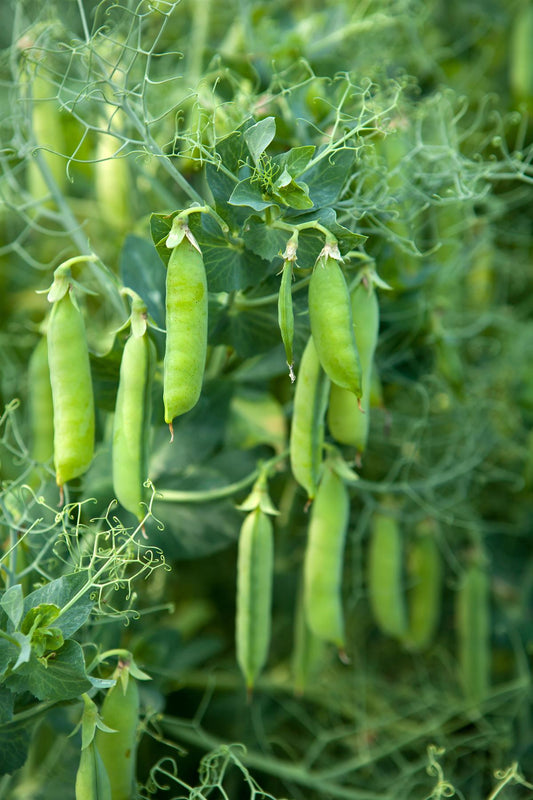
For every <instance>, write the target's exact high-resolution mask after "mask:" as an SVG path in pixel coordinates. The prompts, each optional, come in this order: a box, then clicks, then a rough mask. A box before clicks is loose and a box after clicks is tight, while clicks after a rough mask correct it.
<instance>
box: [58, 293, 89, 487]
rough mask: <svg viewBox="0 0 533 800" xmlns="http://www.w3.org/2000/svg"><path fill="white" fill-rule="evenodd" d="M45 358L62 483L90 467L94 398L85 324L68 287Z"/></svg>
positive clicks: (59, 306) (59, 484)
mask: <svg viewBox="0 0 533 800" xmlns="http://www.w3.org/2000/svg"><path fill="white" fill-rule="evenodd" d="M48 362H49V365H50V384H51V386H52V400H53V408H54V463H55V469H56V481H57V484H58V486H63V484H64V483H66V482H67V481H70V480H72V478H76V477H78V476H79V475H83V473H84V472H85V471H86V470H87V469H88V468H89V466H90V464H91V461H92V458H93V451H94V399H93V387H92V379H91V367H90V363H89V350H88V347H87V339H86V335H85V325H84V322H83V317H82V314H81V311H80V309H79V308H78V306H77V304H76V303H75V301H74V299H73V297H72V290H71V289H70V290H68V291H67V292H66V293H65V294H64V295H63V296H62V297H61V298H60V299H59V300H56V301H55V302H54V304H53V307H52V313H51V314H50V321H49V324H48Z"/></svg>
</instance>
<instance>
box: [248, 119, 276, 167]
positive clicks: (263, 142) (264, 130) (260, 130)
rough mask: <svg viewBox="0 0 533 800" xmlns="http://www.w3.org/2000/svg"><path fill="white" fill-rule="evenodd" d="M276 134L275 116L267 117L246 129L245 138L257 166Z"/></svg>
mask: <svg viewBox="0 0 533 800" xmlns="http://www.w3.org/2000/svg"><path fill="white" fill-rule="evenodd" d="M275 135H276V120H275V119H274V117H265V119H262V120H260V121H259V122H256V124H255V125H252V126H251V127H250V128H248V130H247V131H245V133H244V139H245V141H246V144H247V145H248V150H249V151H250V155H251V156H252V159H253V161H254V164H255V165H256V166H257V165H258V163H259V157H260V156H261V154H262V153H264V152H265V150H266V149H267V147H268V145H269V144H270V143H271V141H272V140H273V139H274V136H275Z"/></svg>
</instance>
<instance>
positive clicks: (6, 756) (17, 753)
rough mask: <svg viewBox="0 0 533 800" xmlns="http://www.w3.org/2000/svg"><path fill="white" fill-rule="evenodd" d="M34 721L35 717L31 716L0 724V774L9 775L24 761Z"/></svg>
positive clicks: (33, 728)
mask: <svg viewBox="0 0 533 800" xmlns="http://www.w3.org/2000/svg"><path fill="white" fill-rule="evenodd" d="M35 722H36V717H31V718H30V719H26V720H23V721H21V722H8V723H7V724H6V725H0V753H2V758H0V775H11V774H12V773H13V772H15V770H17V769H20V767H22V766H23V764H24V763H25V761H26V758H27V757H28V747H29V744H30V740H31V737H32V734H33V731H34V730H35Z"/></svg>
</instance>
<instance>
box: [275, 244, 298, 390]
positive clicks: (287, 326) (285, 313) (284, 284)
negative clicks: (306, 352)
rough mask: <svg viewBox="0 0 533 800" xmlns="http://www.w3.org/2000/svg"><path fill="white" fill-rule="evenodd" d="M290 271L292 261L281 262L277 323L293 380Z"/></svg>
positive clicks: (292, 320)
mask: <svg viewBox="0 0 533 800" xmlns="http://www.w3.org/2000/svg"><path fill="white" fill-rule="evenodd" d="M292 273H293V262H292V261H289V260H286V261H284V262H283V271H282V274H281V283H280V287H279V294H278V324H279V329H280V331H281V338H282V341H283V346H284V348H285V356H286V359H287V366H288V367H289V375H290V378H291V381H294V380H295V378H294V358H293V353H292V344H293V340H294V311H293V307H292V291H291V287H292Z"/></svg>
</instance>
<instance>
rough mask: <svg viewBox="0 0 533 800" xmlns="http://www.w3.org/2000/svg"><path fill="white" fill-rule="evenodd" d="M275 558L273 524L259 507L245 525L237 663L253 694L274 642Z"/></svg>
mask: <svg viewBox="0 0 533 800" xmlns="http://www.w3.org/2000/svg"><path fill="white" fill-rule="evenodd" d="M273 559H274V548H273V535H272V522H271V521H270V518H269V517H268V516H267V514H266V513H265V512H264V511H262V510H261V508H259V507H257V508H255V509H254V510H253V511H251V512H250V513H249V514H248V515H247V516H246V518H245V520H244V522H243V524H242V528H241V532H240V536H239V555H238V563H237V614H236V625H235V628H236V648H237V661H238V663H239V666H240V668H241V671H242V673H243V675H244V677H245V680H246V687H247V689H248V691H249V692H250V691H251V690H252V687H253V685H254V683H255V680H256V678H257V676H258V675H259V673H260V672H261V669H262V668H263V665H264V663H265V661H266V658H267V654H268V647H269V643H270V611H271V605H272V570H273Z"/></svg>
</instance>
